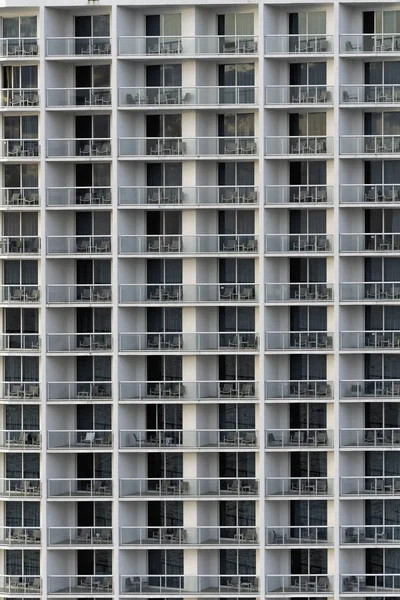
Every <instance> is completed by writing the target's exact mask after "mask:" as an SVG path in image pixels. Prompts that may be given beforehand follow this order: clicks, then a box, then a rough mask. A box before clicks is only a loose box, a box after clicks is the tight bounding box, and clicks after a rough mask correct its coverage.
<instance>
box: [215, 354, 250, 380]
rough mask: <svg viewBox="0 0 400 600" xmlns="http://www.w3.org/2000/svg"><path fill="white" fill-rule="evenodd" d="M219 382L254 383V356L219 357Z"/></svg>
mask: <svg viewBox="0 0 400 600" xmlns="http://www.w3.org/2000/svg"><path fill="white" fill-rule="evenodd" d="M218 365H219V368H218V371H219V380H220V381H238V380H242V381H254V378H255V367H254V356H230V355H226V356H219V357H218Z"/></svg>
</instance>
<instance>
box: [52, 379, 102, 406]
mask: <svg viewBox="0 0 400 600" xmlns="http://www.w3.org/2000/svg"><path fill="white" fill-rule="evenodd" d="M111 398H112V383H111V381H51V382H50V383H48V386H47V400H48V402H65V401H68V400H73V401H76V400H78V401H79V400H83V401H85V402H86V401H88V400H93V401H96V402H97V401H101V400H103V401H104V400H105V401H107V402H110V401H111Z"/></svg>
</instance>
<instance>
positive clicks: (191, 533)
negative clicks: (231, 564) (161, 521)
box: [120, 526, 258, 546]
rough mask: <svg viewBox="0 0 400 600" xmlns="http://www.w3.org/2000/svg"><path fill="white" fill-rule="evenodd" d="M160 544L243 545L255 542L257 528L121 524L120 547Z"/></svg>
mask: <svg viewBox="0 0 400 600" xmlns="http://www.w3.org/2000/svg"><path fill="white" fill-rule="evenodd" d="M154 543H156V544H161V545H162V546H168V545H172V544H173V545H181V544H188V545H194V546H201V545H204V546H208V545H215V544H217V545H222V546H223V545H224V544H229V546H231V545H233V546H247V545H255V544H257V543H258V527H251V526H249V527H224V526H222V527H138V526H136V527H121V528H120V544H121V545H122V546H137V545H139V546H145V545H154Z"/></svg>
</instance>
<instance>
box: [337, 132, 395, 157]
mask: <svg viewBox="0 0 400 600" xmlns="http://www.w3.org/2000/svg"><path fill="white" fill-rule="evenodd" d="M399 152H400V135H341V136H340V154H342V155H346V154H348V155H351V154H353V155H356V156H364V155H366V156H371V155H374V154H398V153H399Z"/></svg>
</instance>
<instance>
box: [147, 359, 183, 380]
mask: <svg viewBox="0 0 400 600" xmlns="http://www.w3.org/2000/svg"><path fill="white" fill-rule="evenodd" d="M146 370H147V375H146V378H147V380H148V381H182V357H181V356H147V369H146Z"/></svg>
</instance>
